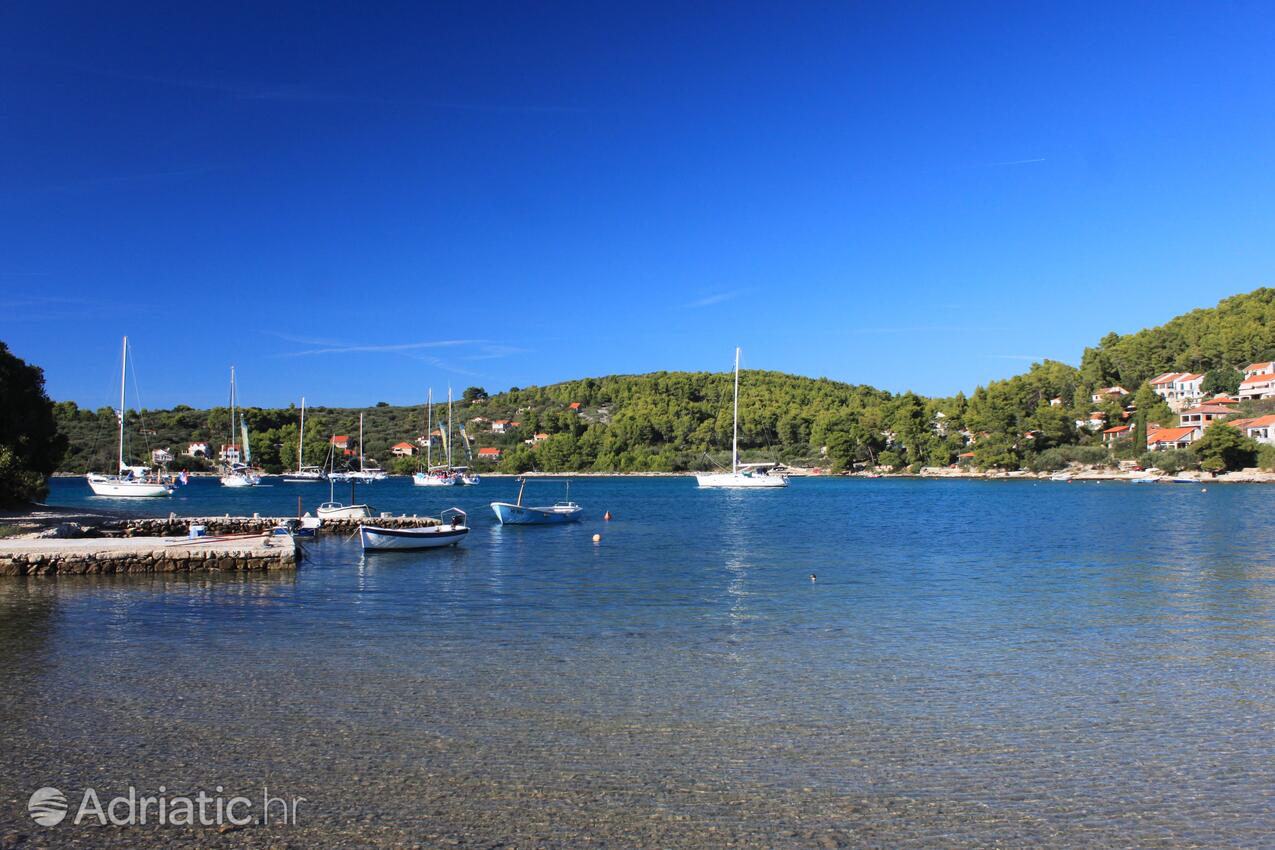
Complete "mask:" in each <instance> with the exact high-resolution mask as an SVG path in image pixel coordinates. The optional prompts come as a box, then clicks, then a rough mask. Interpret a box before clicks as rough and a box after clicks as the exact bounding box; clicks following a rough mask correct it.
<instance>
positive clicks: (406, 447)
mask: <svg viewBox="0 0 1275 850" xmlns="http://www.w3.org/2000/svg"><path fill="white" fill-rule="evenodd" d="M390 454H392V455H394V457H411V456H412V455H414V454H416V446H414V445H412V444H411V443H404V442H399V443H395V444H394V445H392V446H390Z"/></svg>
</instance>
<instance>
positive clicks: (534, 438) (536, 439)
mask: <svg viewBox="0 0 1275 850" xmlns="http://www.w3.org/2000/svg"><path fill="white" fill-rule="evenodd" d="M547 439H549V435H548V434H532V435H531V439H530V440H523V442H524V443H526V444H527V445H529V446H534V445H535V444H536V443H543V442H544V441H545V440H547Z"/></svg>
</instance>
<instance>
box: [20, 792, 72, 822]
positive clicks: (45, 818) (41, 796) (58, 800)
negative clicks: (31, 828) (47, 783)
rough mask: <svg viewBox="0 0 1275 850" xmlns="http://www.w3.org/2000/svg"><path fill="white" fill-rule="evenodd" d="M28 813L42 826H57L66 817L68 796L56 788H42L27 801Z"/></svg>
mask: <svg viewBox="0 0 1275 850" xmlns="http://www.w3.org/2000/svg"><path fill="white" fill-rule="evenodd" d="M27 811H29V812H30V813H31V818H32V819H33V820H34V821H35V822H36V823H38V824H39V825H40V826H57V825H58V824H60V823H61V822H62V819H63V818H65V817H66V795H65V794H63V793H62V792H61V791H59V790H58V789H56V788H48V787H45V788H41V789H40V790H39V791H36V792H35V793H34V794H32V795H31V799H30V800H28V801H27Z"/></svg>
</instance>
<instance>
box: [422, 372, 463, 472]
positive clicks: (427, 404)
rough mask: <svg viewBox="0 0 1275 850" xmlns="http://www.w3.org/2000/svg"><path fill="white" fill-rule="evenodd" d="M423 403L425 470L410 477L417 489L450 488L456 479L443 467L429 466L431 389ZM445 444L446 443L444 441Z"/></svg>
mask: <svg viewBox="0 0 1275 850" xmlns="http://www.w3.org/2000/svg"><path fill="white" fill-rule="evenodd" d="M426 398H427V401H426V402H425V468H424V469H423V470H421V471H420V472H417V473H416V474H414V475H413V476H412V483H413V484H415V485H416V486H417V487H450V486H452V485H453V484H455V483H456V479H455V478H454V477H453V476H451V475H449V474H448V470H446V469H444V468H443V467H437V468H435V467H434V466H432V465H431V460H432V459H433V454H432V449H433V448H434V389H433V388H432V387H431V388H430V390H429V393H428V395H427V396H426ZM444 442H446V441H444Z"/></svg>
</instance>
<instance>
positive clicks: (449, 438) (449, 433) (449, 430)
mask: <svg viewBox="0 0 1275 850" xmlns="http://www.w3.org/2000/svg"><path fill="white" fill-rule="evenodd" d="M451 470H452V388H451V387H450V386H449V387H448V388H447V471H448V472H451Z"/></svg>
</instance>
